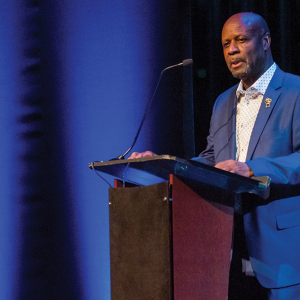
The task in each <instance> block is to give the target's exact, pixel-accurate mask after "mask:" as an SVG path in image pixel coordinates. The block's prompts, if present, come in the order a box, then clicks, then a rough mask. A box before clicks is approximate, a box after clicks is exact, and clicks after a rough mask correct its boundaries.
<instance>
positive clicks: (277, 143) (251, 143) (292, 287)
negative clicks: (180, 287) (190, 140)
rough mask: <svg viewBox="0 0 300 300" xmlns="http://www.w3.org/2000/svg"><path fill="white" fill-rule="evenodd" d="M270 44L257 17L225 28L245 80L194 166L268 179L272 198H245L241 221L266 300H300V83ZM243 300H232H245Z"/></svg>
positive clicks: (228, 49)
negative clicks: (276, 58) (279, 63)
mask: <svg viewBox="0 0 300 300" xmlns="http://www.w3.org/2000/svg"><path fill="white" fill-rule="evenodd" d="M270 44H271V36H270V32H269V28H268V26H267V24H266V22H265V20H264V19H263V18H262V17H260V16H259V15H257V14H253V13H239V14H236V15H233V16H232V17H231V18H229V19H228V20H227V21H226V23H225V25H224V27H223V30H222V45H223V53H224V58H225V61H226V63H227V66H228V68H229V70H230V72H231V73H232V75H233V76H234V77H236V78H239V79H240V80H241V81H240V83H239V84H238V85H236V86H234V87H232V88H230V89H229V90H227V91H226V92H224V93H223V94H221V95H220V96H219V97H218V99H217V100H216V103H215V105H214V109H213V114H212V118H211V126H210V134H209V136H208V139H207V141H208V145H207V148H206V150H205V151H203V152H202V153H201V154H200V155H199V157H197V158H194V159H195V160H198V161H200V162H202V163H206V164H209V165H212V166H215V167H217V168H220V169H223V170H226V171H229V172H232V173H236V174H239V175H243V176H246V177H251V176H253V175H254V176H257V177H258V176H266V175H267V176H269V177H270V178H271V182H272V185H271V194H270V197H269V198H268V199H267V200H263V199H260V198H259V197H257V196H255V195H250V194H245V195H242V210H240V209H238V208H237V209H236V215H238V214H239V213H240V214H241V216H242V221H243V225H244V233H245V238H246V244H247V250H248V254H249V258H250V261H251V267H252V269H253V271H254V275H255V277H256V278H257V280H258V282H259V284H260V285H261V286H262V287H263V288H262V289H263V290H264V292H265V293H266V294H267V296H266V299H269V300H275V299H291V300H294V299H300V196H299V195H300V153H299V151H300V77H298V76H295V75H292V74H288V73H284V72H283V71H282V70H280V68H279V67H278V66H277V65H276V64H275V63H274V61H273V58H272V53H271V49H270ZM153 155H155V154H153V153H152V152H149V151H147V152H144V153H133V154H132V155H131V157H130V158H137V157H142V156H153ZM235 237H236V236H235ZM248 265H249V264H248ZM246 271H247V270H246ZM248 273H250V272H248ZM239 297H240V298H234V299H239V300H243V299H246V296H245V298H241V297H242V296H239ZM230 299H233V297H232V298H230V295H229V300H230ZM247 299H248V298H247ZM253 299H258V298H253Z"/></svg>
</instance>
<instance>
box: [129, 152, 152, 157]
mask: <svg viewBox="0 0 300 300" xmlns="http://www.w3.org/2000/svg"><path fill="white" fill-rule="evenodd" d="M153 156H156V154H155V153H153V152H151V151H145V152H141V153H139V152H133V153H132V154H131V156H130V157H128V159H133V158H141V157H153Z"/></svg>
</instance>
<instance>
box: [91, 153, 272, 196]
mask: <svg viewBox="0 0 300 300" xmlns="http://www.w3.org/2000/svg"><path fill="white" fill-rule="evenodd" d="M89 168H90V169H93V170H96V171H99V172H103V173H106V174H109V175H112V176H114V177H116V178H117V179H120V180H123V181H127V182H131V183H134V184H137V185H151V184H156V183H159V182H163V181H167V180H169V174H174V175H176V176H179V177H181V178H185V179H187V180H191V181H194V182H201V183H203V184H207V185H210V186H214V187H218V188H222V189H225V190H229V191H233V192H235V193H244V192H253V193H258V194H260V192H263V191H264V190H266V189H268V187H269V183H270V179H269V177H267V176H266V177H259V178H247V177H244V176H240V175H237V174H232V173H230V172H227V171H223V170H220V169H217V168H214V167H211V166H208V165H205V164H202V163H200V162H197V161H193V160H185V159H181V158H178V157H175V156H170V155H158V156H154V157H143V158H136V159H130V160H129V159H125V160H111V161H104V162H92V163H90V164H89Z"/></svg>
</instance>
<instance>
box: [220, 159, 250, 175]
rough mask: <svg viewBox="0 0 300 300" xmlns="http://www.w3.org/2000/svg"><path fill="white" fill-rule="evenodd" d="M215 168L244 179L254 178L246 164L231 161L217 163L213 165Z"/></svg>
mask: <svg viewBox="0 0 300 300" xmlns="http://www.w3.org/2000/svg"><path fill="white" fill-rule="evenodd" d="M215 167H216V168H218V169H221V170H224V171H228V172H231V173H234V174H238V175H242V176H245V177H252V176H254V174H253V171H252V170H251V169H250V168H249V167H248V165H247V164H246V163H244V162H240V161H236V160H232V159H230V160H225V161H222V162H219V163H217V164H216V165H215Z"/></svg>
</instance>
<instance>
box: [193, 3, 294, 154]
mask: <svg viewBox="0 0 300 300" xmlns="http://www.w3.org/2000/svg"><path fill="white" fill-rule="evenodd" d="M299 9H300V2H299V1H297V0H291V1H284V0H244V1H240V0H230V1H228V0H227V1H224V0H192V40H193V42H192V44H193V58H194V61H195V63H194V107H195V144H196V154H197V155H198V154H199V153H200V152H201V151H202V150H203V149H204V148H205V146H206V136H207V135H208V129H209V121H210V116H211V112H212V107H213V104H214V101H215V100H216V98H217V96H218V95H219V94H220V93H222V92H224V91H225V90H227V89H228V88H230V87H231V86H233V85H234V84H236V83H237V82H238V81H237V80H236V79H235V78H233V77H232V75H231V73H230V72H229V70H228V69H227V66H226V64H225V61H224V58H223V53H222V47H221V31H222V27H223V24H224V23H225V21H226V20H227V19H228V18H229V17H230V16H231V15H233V14H235V13H238V12H243V11H250V12H254V13H257V14H259V15H261V16H262V17H263V18H264V19H265V20H266V21H267V23H268V25H269V28H270V31H271V38H272V42H271V49H272V53H273V58H274V60H275V62H276V63H277V64H278V65H279V67H280V68H281V69H282V70H284V71H286V72H290V73H294V74H297V75H300V56H299V54H298V49H299V44H300V38H299V30H300V22H299V17H298V15H299Z"/></svg>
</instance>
